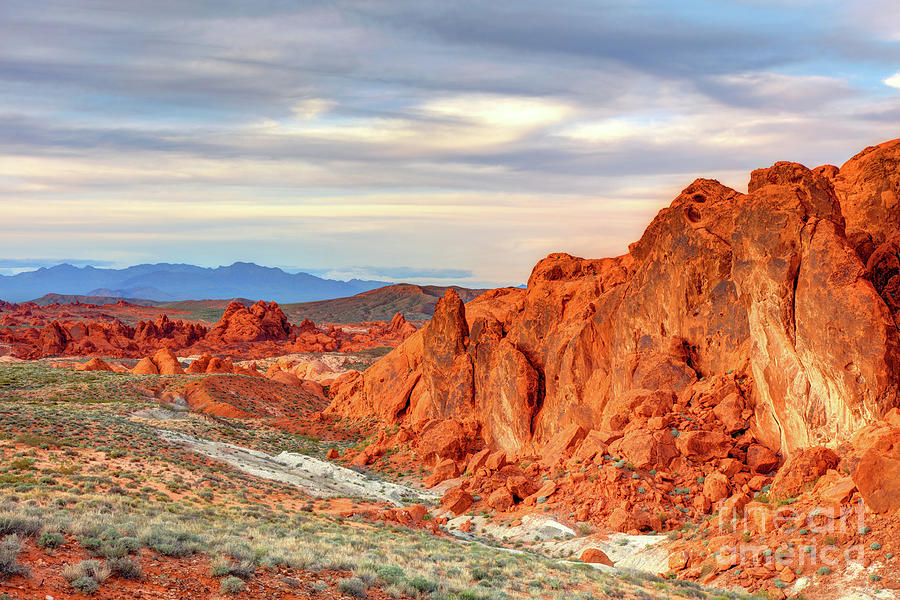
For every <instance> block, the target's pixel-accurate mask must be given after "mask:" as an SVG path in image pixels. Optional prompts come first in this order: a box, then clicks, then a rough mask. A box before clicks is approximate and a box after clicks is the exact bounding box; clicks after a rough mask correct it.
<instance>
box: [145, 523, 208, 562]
mask: <svg viewBox="0 0 900 600" xmlns="http://www.w3.org/2000/svg"><path fill="white" fill-rule="evenodd" d="M141 542H142V543H143V544H144V545H145V546H147V547H148V548H151V549H153V550H155V551H156V552H158V553H160V554H162V555H164V556H172V557H175V558H184V557H185V556H190V555H192V554H196V553H197V552H200V551H202V550H203V549H204V546H203V540H202V539H201V538H200V536H197V535H194V534H191V533H187V532H183V531H171V530H168V529H154V530H151V531H149V532H148V533H146V534H145V535H144V536H143V537H142V538H141Z"/></svg>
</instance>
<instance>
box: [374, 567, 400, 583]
mask: <svg viewBox="0 0 900 600" xmlns="http://www.w3.org/2000/svg"><path fill="white" fill-rule="evenodd" d="M375 573H376V574H377V575H378V576H379V577H380V578H382V579H383V580H384V581H386V582H387V583H398V582H400V581H403V580H404V579H406V573H405V572H404V571H403V569H401V568H400V567H398V566H397V565H385V566H383V567H378V568H377V569H375Z"/></svg>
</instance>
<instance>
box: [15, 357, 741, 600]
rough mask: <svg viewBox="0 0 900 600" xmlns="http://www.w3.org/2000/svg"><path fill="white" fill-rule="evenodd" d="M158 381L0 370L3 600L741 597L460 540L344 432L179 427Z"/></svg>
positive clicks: (571, 554) (403, 477) (35, 366)
mask: <svg viewBox="0 0 900 600" xmlns="http://www.w3.org/2000/svg"><path fill="white" fill-rule="evenodd" d="M234 377H240V376H234ZM159 380H160V378H159V377H158V376H139V375H132V374H122V373H110V372H75V371H71V370H68V369H55V368H51V367H50V366H48V365H46V364H43V363H39V362H38V363H16V364H2V365H0V465H2V466H0V598H40V599H46V598H50V597H52V598H54V599H59V598H75V597H84V596H86V595H90V596H92V597H97V598H227V597H239V598H283V599H292V598H338V597H370V598H386V597H393V598H434V599H443V598H460V599H462V598H485V599H488V598H498V599H500V598H548V599H552V598H567V599H570V598H584V599H587V598H601V597H613V598H641V599H644V598H649V597H654V598H656V597H666V598H672V597H686V598H695V599H697V600H703V599H705V598H721V599H722V600H724V599H725V598H732V599H734V598H738V597H742V594H740V593H738V592H734V591H731V592H714V591H710V590H706V589H703V588H701V587H700V586H699V585H697V584H696V583H693V582H690V581H674V580H667V579H664V578H662V577H658V576H656V575H655V574H649V573H641V572H638V571H627V570H609V569H606V570H601V569H598V568H597V567H595V566H592V565H588V564H585V563H581V562H579V561H577V560H575V559H576V558H577V554H576V553H577V552H580V550H581V548H580V547H579V544H578V543H573V542H572V539H571V538H573V537H574V536H567V535H560V539H558V540H551V541H548V542H546V543H545V545H543V546H542V545H540V544H536V545H533V546H532V545H529V544H521V543H519V544H513V543H510V544H506V546H507V547H504V543H503V540H502V539H501V538H500V537H499V536H500V535H502V533H501V530H499V529H498V530H496V532H495V534H494V535H493V536H492V535H491V534H490V533H489V532H490V528H489V527H488V528H483V529H484V533H483V534H478V535H475V534H468V535H463V534H462V533H461V532H459V531H456V534H457V536H458V537H454V536H453V535H451V532H453V531H454V528H453V525H452V524H449V523H447V522H446V521H445V517H442V516H441V515H442V514H443V513H442V512H441V511H440V509H439V508H438V507H437V506H436V502H435V498H434V496H433V495H432V494H430V493H428V492H426V491H424V490H422V489H421V487H420V485H419V484H418V481H419V480H418V476H417V475H418V474H417V473H412V472H406V473H394V474H393V475H391V474H389V473H382V474H378V473H376V472H374V471H372V470H370V469H352V470H351V469H347V468H345V467H341V466H338V465H336V464H334V463H332V462H330V461H328V460H327V458H326V455H327V454H328V453H329V451H330V450H332V449H336V450H340V451H344V450H345V449H346V448H348V447H351V446H354V445H355V444H358V443H360V442H361V441H362V440H359V439H353V437H352V435H350V434H348V433H347V432H343V431H334V432H332V433H329V432H328V430H327V428H326V429H321V428H320V429H319V430H317V431H316V434H317V436H310V435H305V432H304V431H302V429H303V428H302V427H301V425H302V423H303V421H302V419H301V420H299V421H298V422H297V423H299V424H300V425H298V424H297V423H295V424H294V425H295V427H293V429H292V428H291V427H287V428H285V427H284V425H285V421H284V419H272V418H270V419H265V418H259V419H240V420H237V419H225V418H220V417H210V416H206V415H198V414H193V413H186V412H177V411H172V410H170V409H166V408H162V407H161V404H160V403H159V402H158V401H157V400H156V399H155V398H153V396H152V394H151V395H148V394H147V393H146V392H147V387H148V386H149V385H151V383H152V384H153V385H156V384H158V382H159ZM310 410H312V409H310ZM290 431H293V432H290ZM310 474H312V475H310ZM388 479H391V480H388ZM472 518H476V520H477V515H472ZM546 525H547V523H543V524H542V525H541V526H546ZM476 529H477V526H476ZM560 531H562V530H560ZM626 537H627V536H626ZM563 538H568V539H563ZM606 543H607V544H610V545H612V544H613V542H612V541H611V540H607V541H606ZM629 543H631V542H629V540H628V539H625V540H624V542H623V543H619V542H618V541H616V542H615V545H616V546H618V547H621V548H623V549H625V548H627V547H628V545H629ZM566 544H568V545H566ZM516 546H518V549H517V548H516ZM623 551H624V550H623ZM610 553H611V554H615V552H614V551H613V549H610Z"/></svg>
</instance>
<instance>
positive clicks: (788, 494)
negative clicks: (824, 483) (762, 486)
mask: <svg viewBox="0 0 900 600" xmlns="http://www.w3.org/2000/svg"><path fill="white" fill-rule="evenodd" d="M838 462H840V458H839V457H838V455H837V454H835V452H834V450H831V449H829V448H825V447H824V446H816V447H813V448H805V449H803V450H798V451H796V452H795V453H794V454H792V455H791V456H790V458H788V460H787V462H785V463H784V465H782V467H781V468H780V469H779V470H778V474H777V475H775V480H774V481H773V482H772V488H771V490H770V492H769V495H770V496H771V497H772V498H773V499H775V500H786V499H788V498H793V497H796V496H799V495H800V494H801V493H802V492H805V491H808V490H811V489H812V487H813V486H814V485H815V483H816V480H817V479H818V478H819V477H821V476H822V475H824V474H825V473H826V472H827V471H828V470H829V469H834V468H835V467H837V465H838Z"/></svg>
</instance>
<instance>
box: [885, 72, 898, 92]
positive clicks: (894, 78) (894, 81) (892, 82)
mask: <svg viewBox="0 0 900 600" xmlns="http://www.w3.org/2000/svg"><path fill="white" fill-rule="evenodd" d="M884 84H885V85H887V86H890V87H892V88H897V89H900V71H898V72H896V73H894V74H893V75H891V76H890V77H888V78H887V79H885V80H884Z"/></svg>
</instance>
